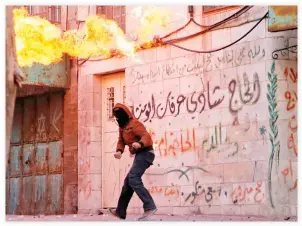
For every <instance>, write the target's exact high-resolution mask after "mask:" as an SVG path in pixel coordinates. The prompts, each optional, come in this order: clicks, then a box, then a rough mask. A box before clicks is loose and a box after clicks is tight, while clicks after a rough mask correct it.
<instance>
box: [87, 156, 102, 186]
mask: <svg viewBox="0 0 302 226" xmlns="http://www.w3.org/2000/svg"><path fill="white" fill-rule="evenodd" d="M89 158H90V173H92V174H97V175H100V176H101V173H102V159H101V158H100V157H94V156H92V157H89ZM94 179H96V178H94ZM99 181H100V182H101V178H100V180H99Z"/></svg>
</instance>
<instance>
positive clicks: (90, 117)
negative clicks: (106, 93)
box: [86, 110, 94, 127]
mask: <svg viewBox="0 0 302 226" xmlns="http://www.w3.org/2000/svg"><path fill="white" fill-rule="evenodd" d="M86 126H88V127H89V126H94V120H93V110H88V111H86Z"/></svg>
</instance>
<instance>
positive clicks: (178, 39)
mask: <svg viewBox="0 0 302 226" xmlns="http://www.w3.org/2000/svg"><path fill="white" fill-rule="evenodd" d="M252 7H253V6H244V7H243V8H241V9H240V10H239V11H237V12H236V13H234V14H232V15H231V16H229V17H227V18H225V19H223V20H221V21H219V22H217V23H215V24H212V25H211V26H210V27H208V28H207V29H204V30H202V31H200V32H197V33H194V34H192V35H188V36H185V37H180V38H175V39H171V40H169V41H170V42H177V41H182V40H187V39H189V38H194V37H196V36H199V35H202V34H205V33H207V32H209V31H211V30H213V29H214V28H216V27H219V26H220V25H222V24H225V23H227V22H229V21H230V20H233V19H236V18H238V17H239V16H241V15H242V14H243V13H245V12H247V11H248V10H250V9H251V8H252ZM170 34H171V33H170ZM170 34H169V36H170ZM166 36H167V35H166ZM166 36H165V37H162V38H161V39H164V38H166Z"/></svg>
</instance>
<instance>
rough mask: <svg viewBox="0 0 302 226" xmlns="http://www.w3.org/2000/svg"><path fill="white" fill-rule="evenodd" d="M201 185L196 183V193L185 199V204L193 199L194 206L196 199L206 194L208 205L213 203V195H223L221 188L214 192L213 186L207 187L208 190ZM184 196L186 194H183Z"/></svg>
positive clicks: (193, 192)
mask: <svg viewBox="0 0 302 226" xmlns="http://www.w3.org/2000/svg"><path fill="white" fill-rule="evenodd" d="M198 184H199V181H196V183H195V187H194V191H192V192H191V193H190V194H189V195H188V196H187V197H186V199H185V202H187V201H189V200H190V199H191V202H190V203H191V204H194V202H195V199H196V198H197V197H198V196H201V195H203V194H204V196H205V197H204V198H205V201H206V202H207V203H209V202H211V201H212V199H213V194H214V193H218V195H219V196H220V195H221V191H222V189H221V188H218V189H217V190H214V189H213V188H212V187H211V186H209V187H207V188H202V186H201V185H198ZM182 195H184V194H182Z"/></svg>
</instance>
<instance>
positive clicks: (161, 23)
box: [133, 6, 171, 42]
mask: <svg viewBox="0 0 302 226" xmlns="http://www.w3.org/2000/svg"><path fill="white" fill-rule="evenodd" d="M133 13H134V14H135V16H136V17H138V18H140V20H139V21H140V23H139V27H138V38H139V39H141V40H142V41H143V42H148V41H149V40H151V39H152V38H151V37H150V36H151V35H153V32H154V31H155V30H156V31H157V32H160V31H161V30H162V29H164V28H166V26H167V24H168V22H169V20H170V17H171V13H170V12H168V11H167V10H165V9H164V8H160V7H156V6H150V7H147V9H146V10H142V8H141V7H137V8H135V9H134V10H133Z"/></svg>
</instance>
